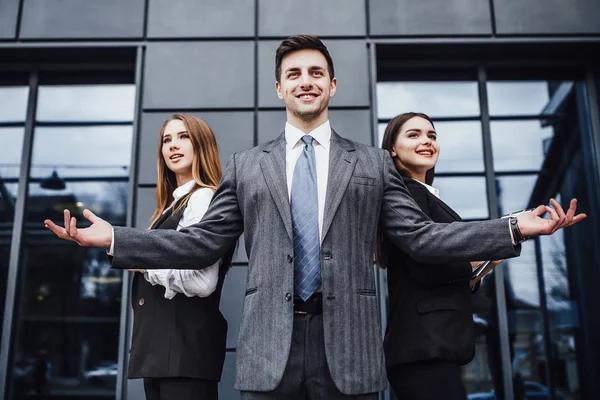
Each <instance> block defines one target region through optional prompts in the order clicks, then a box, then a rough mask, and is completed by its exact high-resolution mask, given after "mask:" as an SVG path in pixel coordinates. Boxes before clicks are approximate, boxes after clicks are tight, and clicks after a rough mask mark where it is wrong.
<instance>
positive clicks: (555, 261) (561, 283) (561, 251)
mask: <svg viewBox="0 0 600 400" xmlns="http://www.w3.org/2000/svg"><path fill="white" fill-rule="evenodd" d="M540 243H541V248H542V263H543V267H544V279H545V282H544V283H545V290H546V296H547V300H548V308H549V309H551V310H558V309H568V308H570V307H571V303H570V300H571V299H570V291H569V276H568V270H567V260H566V249H565V239H564V231H563V230H562V229H561V230H559V231H556V232H555V233H554V234H553V235H551V236H541V237H540Z"/></svg>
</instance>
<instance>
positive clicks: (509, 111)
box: [487, 81, 550, 116]
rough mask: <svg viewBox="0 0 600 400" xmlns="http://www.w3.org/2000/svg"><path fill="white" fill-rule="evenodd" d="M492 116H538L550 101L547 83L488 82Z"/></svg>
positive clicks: (489, 105)
mask: <svg viewBox="0 0 600 400" xmlns="http://www.w3.org/2000/svg"><path fill="white" fill-rule="evenodd" d="M487 92H488V107H489V111H490V115H492V116H499V115H504V116H506V115H538V114H540V113H541V112H542V110H543V109H544V107H545V106H546V104H547V103H548V100H549V98H550V97H549V94H548V82H547V81H519V82H507V81H488V82H487Z"/></svg>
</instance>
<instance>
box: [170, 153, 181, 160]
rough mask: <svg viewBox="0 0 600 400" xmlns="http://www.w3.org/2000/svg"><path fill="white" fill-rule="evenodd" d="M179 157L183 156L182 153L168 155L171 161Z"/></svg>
mask: <svg viewBox="0 0 600 400" xmlns="http://www.w3.org/2000/svg"><path fill="white" fill-rule="evenodd" d="M180 158H183V154H173V155H172V156H171V157H169V159H170V160H171V161H174V160H179V159H180Z"/></svg>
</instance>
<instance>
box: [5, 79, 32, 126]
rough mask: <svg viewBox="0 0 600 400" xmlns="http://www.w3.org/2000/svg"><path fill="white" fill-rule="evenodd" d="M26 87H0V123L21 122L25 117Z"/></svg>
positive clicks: (27, 91) (27, 88)
mask: <svg viewBox="0 0 600 400" xmlns="http://www.w3.org/2000/svg"><path fill="white" fill-rule="evenodd" d="M28 93H29V87H27V86H0V121H1V122H8V121H11V122H23V121H25V117H26V115H27V95H28Z"/></svg>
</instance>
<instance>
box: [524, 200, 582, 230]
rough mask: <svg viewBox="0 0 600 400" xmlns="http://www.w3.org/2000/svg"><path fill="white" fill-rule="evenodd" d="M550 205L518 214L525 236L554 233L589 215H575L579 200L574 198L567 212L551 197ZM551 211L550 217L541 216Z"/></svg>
mask: <svg viewBox="0 0 600 400" xmlns="http://www.w3.org/2000/svg"><path fill="white" fill-rule="evenodd" d="M550 205H551V206H552V207H549V206H539V207H538V208H536V209H535V210H533V211H532V212H528V213H523V214H521V215H519V216H517V221H518V224H519V229H520V230H521V234H522V235H523V237H530V236H538V235H552V234H553V233H554V232H556V231H557V230H559V229H561V228H566V227H569V226H571V225H574V224H576V223H578V222H579V221H581V220H583V219H584V218H585V217H586V216H587V215H585V214H579V215H575V211H576V210H577V200H576V199H572V200H571V203H570V205H569V209H568V210H567V213H566V214H565V212H564V211H563V208H562V207H561V206H560V204H558V202H557V201H556V200H554V199H550ZM545 212H548V213H550V219H544V218H541V216H542V215H543V214H544V213H545Z"/></svg>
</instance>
